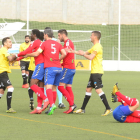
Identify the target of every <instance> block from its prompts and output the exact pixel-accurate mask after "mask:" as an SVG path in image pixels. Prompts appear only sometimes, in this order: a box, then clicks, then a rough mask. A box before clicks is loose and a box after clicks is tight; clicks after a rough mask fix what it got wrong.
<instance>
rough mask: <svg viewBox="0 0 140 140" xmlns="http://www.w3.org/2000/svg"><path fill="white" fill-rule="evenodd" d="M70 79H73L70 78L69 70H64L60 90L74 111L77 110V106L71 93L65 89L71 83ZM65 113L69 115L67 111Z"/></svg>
mask: <svg viewBox="0 0 140 140" xmlns="http://www.w3.org/2000/svg"><path fill="white" fill-rule="evenodd" d="M70 78H71V77H70V72H69V69H66V68H64V69H63V71H62V73H61V77H60V83H59V86H58V90H59V91H60V92H61V93H62V94H63V96H64V97H65V99H66V100H67V101H68V102H69V106H70V107H71V108H73V110H74V109H75V108H76V106H75V104H74V102H73V100H72V98H71V96H70V94H69V92H68V91H67V90H66V89H65V85H66V84H67V83H68V82H69V80H70ZM69 109H70V108H69ZM68 112H69V111H68ZM64 113H67V111H65V112H64Z"/></svg>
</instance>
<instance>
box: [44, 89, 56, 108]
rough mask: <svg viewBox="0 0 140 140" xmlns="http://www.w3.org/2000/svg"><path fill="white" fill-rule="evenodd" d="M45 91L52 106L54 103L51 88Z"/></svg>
mask: <svg viewBox="0 0 140 140" xmlns="http://www.w3.org/2000/svg"><path fill="white" fill-rule="evenodd" d="M46 93H47V97H48V100H49V102H50V107H52V105H53V104H54V101H53V92H52V89H47V90H46Z"/></svg>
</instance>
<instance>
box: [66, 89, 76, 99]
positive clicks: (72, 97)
mask: <svg viewBox="0 0 140 140" xmlns="http://www.w3.org/2000/svg"><path fill="white" fill-rule="evenodd" d="M66 90H67V91H68V93H69V95H70V97H71V99H72V101H73V102H74V94H73V91H72V88H71V87H66Z"/></svg>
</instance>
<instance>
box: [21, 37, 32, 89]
mask: <svg viewBox="0 0 140 140" xmlns="http://www.w3.org/2000/svg"><path fill="white" fill-rule="evenodd" d="M29 45H30V36H29V35H26V36H25V42H24V43H22V44H21V45H20V48H19V52H22V51H25V50H26V49H27V48H28V47H29ZM29 63H30V58H29V57H28V58H24V59H22V60H21V61H20V68H21V73H22V78H23V85H22V88H28V87H29V86H28V84H27V79H28V75H29V71H28V67H29Z"/></svg>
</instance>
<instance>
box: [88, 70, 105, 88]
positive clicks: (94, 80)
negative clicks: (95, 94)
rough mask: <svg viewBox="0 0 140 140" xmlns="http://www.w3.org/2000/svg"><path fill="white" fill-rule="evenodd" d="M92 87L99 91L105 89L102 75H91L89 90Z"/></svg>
mask: <svg viewBox="0 0 140 140" xmlns="http://www.w3.org/2000/svg"><path fill="white" fill-rule="evenodd" d="M91 87H93V88H95V89H99V88H102V87H103V84H102V74H98V73H95V74H91V75H90V78H89V82H88V85H87V88H91Z"/></svg>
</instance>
